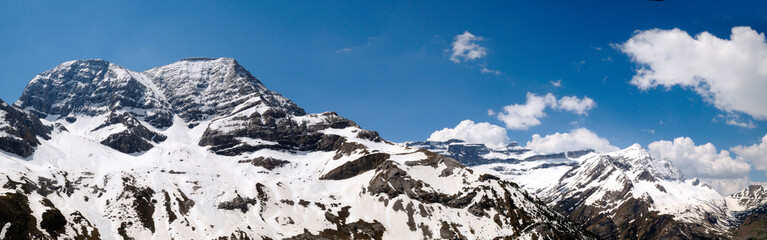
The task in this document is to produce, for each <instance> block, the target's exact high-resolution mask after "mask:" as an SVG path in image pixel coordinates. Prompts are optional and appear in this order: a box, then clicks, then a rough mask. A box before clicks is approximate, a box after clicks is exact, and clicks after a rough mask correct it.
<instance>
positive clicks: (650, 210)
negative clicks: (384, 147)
mask: <svg viewBox="0 0 767 240" xmlns="http://www.w3.org/2000/svg"><path fill="white" fill-rule="evenodd" d="M404 145H407V146H414V147H420V148H424V149H429V150H430V151H434V152H439V153H442V154H444V155H446V156H450V157H453V158H455V159H458V160H460V161H461V162H462V163H464V164H466V165H467V166H471V167H472V168H473V169H475V170H477V171H480V172H486V173H490V174H494V175H496V176H499V177H500V178H502V179H508V180H510V181H513V182H516V183H518V184H520V186H522V187H523V188H525V189H526V190H528V191H529V192H531V193H535V194H537V195H538V196H540V197H541V198H543V199H544V200H545V202H547V203H549V205H550V206H551V207H553V208H554V209H556V210H557V211H559V212H560V213H562V214H565V215H567V216H568V217H569V218H570V219H571V220H573V221H576V222H579V223H581V224H583V225H584V226H585V227H586V228H587V230H589V231H591V232H592V233H594V234H596V235H598V236H599V237H600V238H604V239H635V238H639V239H659V238H681V239H691V238H693V239H699V238H703V239H712V238H713V239H716V238H729V237H731V236H732V235H731V234H730V233H729V231H730V230H731V229H732V227H735V226H737V220H736V219H735V218H733V216H732V214H730V211H731V210H732V209H729V208H728V205H730V204H729V203H728V202H726V201H725V198H724V197H722V196H721V195H719V194H718V193H717V192H716V191H714V190H713V189H711V188H710V187H709V186H708V185H707V184H705V183H702V182H700V181H699V180H698V179H689V180H688V179H685V177H684V176H683V175H682V174H681V172H680V171H679V169H677V168H676V167H675V166H674V165H673V164H672V163H671V162H670V161H668V160H658V159H655V158H653V157H652V156H650V154H649V153H648V152H647V150H645V149H643V148H642V147H641V146H640V145H638V144H636V145H633V146H631V147H628V148H626V149H623V150H619V151H615V152H609V153H595V152H594V151H592V150H574V151H569V152H563V153H554V154H541V153H535V152H533V151H531V150H529V149H525V148H522V147H520V146H518V145H517V144H516V143H514V142H512V143H511V144H510V145H509V146H506V147H502V148H489V147H486V146H484V145H482V144H467V143H465V142H463V141H460V140H450V141H446V142H433V141H424V142H408V143H405V144H404ZM755 192H758V191H755Z"/></svg>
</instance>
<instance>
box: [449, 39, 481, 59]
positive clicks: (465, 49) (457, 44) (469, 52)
mask: <svg viewBox="0 0 767 240" xmlns="http://www.w3.org/2000/svg"><path fill="white" fill-rule="evenodd" d="M479 41H482V37H477V36H474V34H471V33H469V31H466V32H464V33H463V34H459V35H458V36H455V41H454V42H453V54H451V55H450V61H453V62H455V63H460V62H461V61H469V60H475V59H479V58H482V57H485V55H487V49H486V48H485V47H482V46H480V45H479V44H477V42H479Z"/></svg>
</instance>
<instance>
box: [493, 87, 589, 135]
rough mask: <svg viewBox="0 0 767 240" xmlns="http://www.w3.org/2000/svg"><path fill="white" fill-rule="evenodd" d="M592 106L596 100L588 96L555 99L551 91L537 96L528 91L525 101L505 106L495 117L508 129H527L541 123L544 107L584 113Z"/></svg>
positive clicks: (544, 113)
mask: <svg viewBox="0 0 767 240" xmlns="http://www.w3.org/2000/svg"><path fill="white" fill-rule="evenodd" d="M594 107H596V102H594V100H593V99H591V98H589V97H583V98H582V99H581V98H578V97H576V96H565V97H562V98H560V99H559V100H557V97H556V96H554V94H551V93H548V94H546V95H544V96H538V95H536V94H534V93H529V92H528V93H527V102H525V103H524V104H518V103H516V104H512V105H508V106H505V107H503V109H502V110H501V112H499V113H498V114H497V117H498V120H501V121H503V122H504V123H505V124H506V128H508V129H513V130H527V129H529V128H530V127H532V126H537V125H540V124H541V121H540V119H541V118H543V117H546V112H545V110H546V108H553V109H557V110H565V111H568V112H572V113H575V114H578V115H586V114H587V113H588V111H589V110H591V109H593V108H594Z"/></svg>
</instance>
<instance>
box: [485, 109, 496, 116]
mask: <svg viewBox="0 0 767 240" xmlns="http://www.w3.org/2000/svg"><path fill="white" fill-rule="evenodd" d="M487 115H488V116H493V115H495V111H493V109H488V110H487Z"/></svg>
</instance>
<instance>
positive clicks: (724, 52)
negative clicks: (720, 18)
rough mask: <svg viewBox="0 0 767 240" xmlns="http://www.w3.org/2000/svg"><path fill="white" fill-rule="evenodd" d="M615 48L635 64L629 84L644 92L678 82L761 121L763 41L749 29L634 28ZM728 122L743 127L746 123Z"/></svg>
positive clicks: (766, 57)
mask: <svg viewBox="0 0 767 240" xmlns="http://www.w3.org/2000/svg"><path fill="white" fill-rule="evenodd" d="M617 48H618V49H619V50H621V51H623V52H624V53H626V54H627V55H629V56H630V57H631V60H632V61H634V62H635V63H637V64H638V65H639V68H638V69H637V70H636V75H635V76H634V77H633V78H632V79H631V84H633V85H635V86H637V87H638V88H640V89H643V90H646V89H650V88H654V87H657V86H663V87H666V88H671V87H673V86H680V87H684V88H688V89H692V90H694V91H695V92H696V93H698V94H699V95H701V96H702V97H703V99H705V100H706V101H707V102H709V103H711V104H713V105H714V106H715V107H716V108H718V109H720V110H723V111H726V112H742V113H746V114H748V115H751V116H752V117H754V118H755V119H759V120H763V119H767V104H764V103H765V102H767V94H764V90H765V89H767V42H765V37H764V34H763V33H758V32H756V31H754V30H753V29H751V28H750V27H734V28H732V33H731V35H730V39H729V40H727V39H721V38H718V37H716V36H714V35H712V34H710V33H708V32H703V33H700V34H698V35H696V36H695V37H693V36H690V35H689V34H688V33H687V32H685V31H682V30H679V29H672V30H660V29H652V30H647V31H638V32H637V33H636V34H635V35H634V36H633V37H632V38H631V39H629V40H628V41H626V42H625V43H623V44H620V45H618V46H617ZM728 123H729V124H735V125H740V126H745V127H749V124H747V123H742V122H741V123H738V122H737V121H728Z"/></svg>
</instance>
